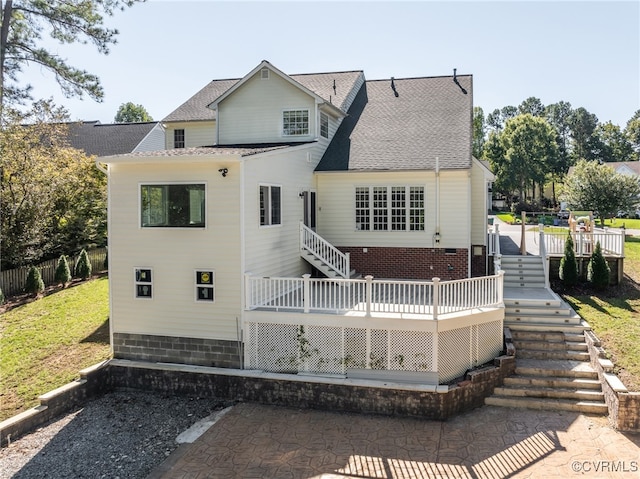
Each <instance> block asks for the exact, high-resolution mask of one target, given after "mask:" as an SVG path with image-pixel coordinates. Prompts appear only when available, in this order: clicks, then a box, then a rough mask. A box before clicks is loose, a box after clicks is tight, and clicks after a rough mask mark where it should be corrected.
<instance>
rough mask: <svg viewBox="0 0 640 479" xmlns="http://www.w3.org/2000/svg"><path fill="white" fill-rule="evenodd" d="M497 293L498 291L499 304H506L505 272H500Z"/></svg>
mask: <svg viewBox="0 0 640 479" xmlns="http://www.w3.org/2000/svg"><path fill="white" fill-rule="evenodd" d="M496 286H497V291H498V304H499V305H503V304H504V271H499V272H498V281H497V285H496Z"/></svg>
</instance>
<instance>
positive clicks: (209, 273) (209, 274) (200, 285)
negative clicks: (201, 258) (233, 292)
mask: <svg viewBox="0 0 640 479" xmlns="http://www.w3.org/2000/svg"><path fill="white" fill-rule="evenodd" d="M214 278H215V276H214V272H213V270H204V271H203V270H198V271H196V301H204V302H213V301H214V300H215V294H214Z"/></svg>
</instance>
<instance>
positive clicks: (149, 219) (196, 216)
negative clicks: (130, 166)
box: [140, 183, 206, 228]
mask: <svg viewBox="0 0 640 479" xmlns="http://www.w3.org/2000/svg"><path fill="white" fill-rule="evenodd" d="M205 193H206V191H205V185H204V184H186V183H185V184H180V183H179V184H163V185H161V184H150V185H140V210H141V211H140V224H141V226H142V227H143V228H158V227H165V228H204V227H205V218H206V194H205Z"/></svg>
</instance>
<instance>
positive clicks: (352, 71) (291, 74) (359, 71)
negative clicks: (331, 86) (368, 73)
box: [288, 70, 364, 77]
mask: <svg viewBox="0 0 640 479" xmlns="http://www.w3.org/2000/svg"><path fill="white" fill-rule="evenodd" d="M337 73H364V70H343V71H336V72H316V73H288V75H289V76H290V77H293V76H296V77H301V76H307V75H335V74H337Z"/></svg>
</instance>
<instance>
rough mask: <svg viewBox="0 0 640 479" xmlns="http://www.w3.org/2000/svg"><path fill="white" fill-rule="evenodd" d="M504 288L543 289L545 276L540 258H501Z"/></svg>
mask: <svg viewBox="0 0 640 479" xmlns="http://www.w3.org/2000/svg"><path fill="white" fill-rule="evenodd" d="M501 268H502V270H503V271H504V286H505V288H512V287H520V288H544V287H545V286H546V285H545V274H544V267H543V265H542V258H541V257H540V256H502V259H501Z"/></svg>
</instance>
